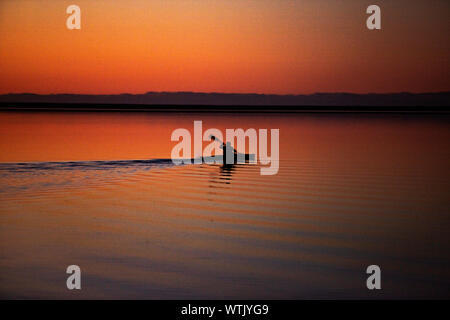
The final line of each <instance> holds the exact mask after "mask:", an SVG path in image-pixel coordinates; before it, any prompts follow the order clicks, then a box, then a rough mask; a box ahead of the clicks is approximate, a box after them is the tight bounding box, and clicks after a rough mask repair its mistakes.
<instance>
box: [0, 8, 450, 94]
mask: <svg viewBox="0 0 450 320" xmlns="http://www.w3.org/2000/svg"><path fill="white" fill-rule="evenodd" d="M372 2H373V1H362V0H346V1H336V0H315V1H312V0H311V1H307V0H303V1H289V0H280V1H272V0H239V1H238V0H230V1H213V0H203V1H200V0H198V1H193V0H154V1H151V0H150V1H143V0H132V1H125V0H115V1H111V0H95V1H94V0H71V1H40V0H34V1H33V0H2V1H1V2H0V93H9V92H34V93H63V92H64V93H91V94H100V93H123V92H129V93H144V92H147V91H198V92H212V91H215V92H256V93H280V94H286V93H292V94H299V93H313V92H325V91H327V92H337V91H347V92H358V93H365V92H393V91H411V92H423V91H446V90H449V89H450V79H449V66H450V63H449V56H450V43H449V41H448V32H449V30H450V22H449V20H448V14H449V12H450V2H449V1H447V0H430V1H407V0H396V1H382V0H381V1H376V3H377V4H378V5H380V7H381V9H382V30H381V31H369V30H367V29H366V27H365V20H366V18H367V15H366V14H365V9H366V8H367V6H368V5H369V4H372ZM74 3H75V4H77V5H79V6H80V7H81V11H82V28H81V30H68V29H67V28H66V19H67V17H68V15H67V14H66V12H65V11H66V8H67V6H68V5H70V4H74Z"/></svg>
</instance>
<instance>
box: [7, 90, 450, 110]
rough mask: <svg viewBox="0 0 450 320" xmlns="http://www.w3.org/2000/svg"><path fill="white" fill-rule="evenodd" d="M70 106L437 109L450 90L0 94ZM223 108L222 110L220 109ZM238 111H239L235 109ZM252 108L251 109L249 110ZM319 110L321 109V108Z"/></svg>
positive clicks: (447, 102)
mask: <svg viewBox="0 0 450 320" xmlns="http://www.w3.org/2000/svg"><path fill="white" fill-rule="evenodd" d="M63 105H64V106H67V107H68V108H89V107H90V106H97V107H98V106H102V105H103V106H104V107H106V106H109V107H108V108H111V109H114V108H119V106H120V108H128V107H127V106H130V108H132V109H134V108H137V109H140V108H146V107H148V108H150V109H151V108H152V106H159V108H160V109H164V107H163V106H174V107H177V106H179V107H182V106H184V107H188V108H189V107H192V106H197V107H203V108H204V107H205V106H218V107H219V109H220V108H222V107H226V106H234V107H238V106H242V107H245V106H247V107H263V108H264V107H274V106H280V107H288V108H284V109H291V108H296V107H300V109H304V108H305V107H311V108H312V109H315V108H316V107H339V108H348V107H350V109H352V108H351V107H438V106H444V107H448V106H450V91H447V92H437V93H389V94H352V93H316V94H311V95H275V94H240V93H239V94H237V93H195V92H148V93H145V94H117V95H84V94H50V95H39V94H31V93H23V94H3V95H0V107H1V108H2V109H5V108H9V106H11V107H12V106H16V107H19V108H20V106H22V107H24V106H26V107H27V108H33V106H48V108H52V106H60V107H61V106H63ZM221 106H222V107H221ZM236 109H237V108H236ZM250 109H252V108H250ZM318 109H320V108H318ZM325 109H327V108H325Z"/></svg>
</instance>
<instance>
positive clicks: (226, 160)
mask: <svg viewBox="0 0 450 320" xmlns="http://www.w3.org/2000/svg"><path fill="white" fill-rule="evenodd" d="M210 138H211V140H212V141H217V142H219V143H222V145H221V146H220V148H221V149H222V150H223V164H224V165H228V166H229V165H233V164H234V161H235V159H237V151H236V149H234V148H233V147H232V146H231V142H227V143H226V144H225V143H224V142H223V141H220V139H219V138H216V137H215V136H213V135H211V136H210Z"/></svg>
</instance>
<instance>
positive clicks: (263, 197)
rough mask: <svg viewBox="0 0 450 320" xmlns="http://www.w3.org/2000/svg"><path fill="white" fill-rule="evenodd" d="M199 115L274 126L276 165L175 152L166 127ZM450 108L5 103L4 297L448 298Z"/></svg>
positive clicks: (210, 123)
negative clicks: (228, 109) (112, 109)
mask: <svg viewBox="0 0 450 320" xmlns="http://www.w3.org/2000/svg"><path fill="white" fill-rule="evenodd" d="M194 120H202V121H203V127H204V130H206V129H207V128H211V127H215V128H219V129H222V130H224V129H225V128H244V129H246V128H255V129H259V128H268V129H270V128H279V129H280V169H279V172H278V174H277V175H274V176H261V175H260V165H259V164H256V165H248V164H243V165H235V166H231V167H223V166H220V165H206V164H203V165H183V166H175V165H173V164H172V162H171V161H170V159H169V158H170V152H171V149H172V147H173V146H174V145H175V143H174V142H171V141H170V135H171V132H172V131H173V130H174V129H177V128H187V129H189V130H191V131H192V130H193V121H194ZM448 120H449V119H448V118H447V116H445V115H444V116H442V115H440V116H439V117H437V116H436V117H435V116H426V115H422V116H412V115H392V114H391V115H386V114H384V115H356V114H345V115H336V114H335V115H333V114H322V115H318V114H289V115H286V114H249V115H233V114H227V113H223V114H215V115H206V114H158V113H27V112H23V113H21V112H17V113H1V114H0V150H1V153H0V161H1V163H0V295H1V297H3V298H150V299H166V298H207V299H208V298H214V299H216V298H233V299H244V298H253V299H260V298H263V299H265V298H271V299H298V298H366V297H367V298H372V297H373V298H416V297H437V298H439V297H440V298H442V297H447V298H448V294H449V291H448V288H449V287H450V272H449V268H448V265H449V262H450V257H449V249H450V248H449V247H450V242H449V241H448V240H449V236H448V232H449V227H450V213H449V209H448V208H449V205H450V197H449V196H450V194H449V191H450V189H449V187H450V186H449V184H450V179H449V178H450V167H449V160H450V148H449V147H450V145H449V144H450V143H449V141H450V139H449V138H450V126H449V121H448ZM72 264H76V265H79V266H80V267H81V270H82V290H80V291H76V290H74V291H69V290H67V289H66V277H67V276H68V275H67V274H66V273H65V270H66V268H67V266H68V265H72ZM371 264H377V265H379V266H380V267H381V270H382V290H381V291H378V292H371V291H369V290H367V289H366V277H367V275H366V273H365V270H366V268H367V266H369V265H371Z"/></svg>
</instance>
